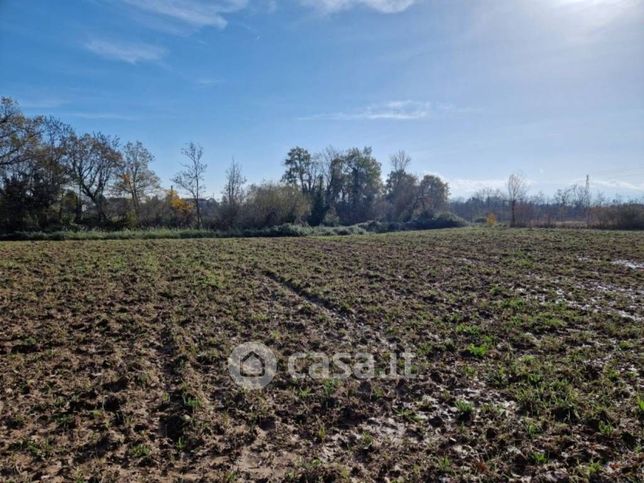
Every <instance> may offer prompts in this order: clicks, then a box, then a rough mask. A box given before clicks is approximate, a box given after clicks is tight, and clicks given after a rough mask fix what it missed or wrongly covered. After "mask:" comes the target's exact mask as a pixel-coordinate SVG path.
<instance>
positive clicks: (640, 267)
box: [610, 260, 644, 270]
mask: <svg viewBox="0 0 644 483" xmlns="http://www.w3.org/2000/svg"><path fill="white" fill-rule="evenodd" d="M610 263H612V264H613V265H621V266H622V267H627V268H632V269H633V270H644V263H640V262H633V261H631V260H613V261H612V262H610Z"/></svg>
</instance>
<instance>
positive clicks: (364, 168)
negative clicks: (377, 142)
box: [341, 148, 382, 224]
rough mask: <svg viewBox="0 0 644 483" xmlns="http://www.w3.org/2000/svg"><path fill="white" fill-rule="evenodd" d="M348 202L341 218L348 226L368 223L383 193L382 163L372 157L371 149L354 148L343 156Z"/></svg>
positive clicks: (344, 189) (345, 190)
mask: <svg viewBox="0 0 644 483" xmlns="http://www.w3.org/2000/svg"><path fill="white" fill-rule="evenodd" d="M343 158H344V160H343V165H344V166H343V167H344V171H345V173H344V174H343V180H344V188H343V191H344V192H345V193H346V200H345V203H344V206H343V210H342V211H343V213H342V214H341V218H343V222H344V223H347V224H353V223H359V222H361V221H367V220H368V219H369V218H371V216H372V215H373V207H374V203H375V201H376V199H377V197H378V196H379V195H380V193H381V191H382V180H381V179H380V173H381V171H380V170H381V168H380V163H379V162H378V161H377V160H376V159H375V158H374V157H373V156H372V154H371V148H364V149H363V150H360V149H358V148H353V149H350V150H348V151H347V152H346V153H345V154H344V156H343Z"/></svg>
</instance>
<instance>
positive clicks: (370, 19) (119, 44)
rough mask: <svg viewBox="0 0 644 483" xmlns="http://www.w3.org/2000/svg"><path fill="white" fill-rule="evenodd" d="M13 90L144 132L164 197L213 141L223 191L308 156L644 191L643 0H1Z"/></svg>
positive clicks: (0, 73)
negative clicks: (230, 174)
mask: <svg viewBox="0 0 644 483" xmlns="http://www.w3.org/2000/svg"><path fill="white" fill-rule="evenodd" d="M0 95H4V96H10V97H13V98H15V99H16V100H18V102H20V104H21V105H22V107H23V109H24V110H25V111H26V112H28V113H33V114H35V113H44V114H52V115H55V116H57V117H59V118H61V119H62V120H64V121H66V122H68V123H70V124H71V125H73V126H74V127H75V128H76V129H78V130H79V131H98V130H100V131H103V132H105V133H109V134H116V135H118V136H119V137H120V138H121V140H122V141H123V142H125V141H128V140H137V139H138V140H141V141H142V142H144V143H145V144H146V145H147V146H148V147H149V148H150V149H151V150H152V152H153V153H154V155H155V156H156V161H155V163H154V166H153V167H154V169H155V170H156V171H157V173H158V174H159V175H160V176H161V177H162V179H163V180H164V182H165V184H166V185H168V184H169V181H168V180H169V179H170V177H171V176H172V175H173V174H174V173H175V172H176V171H177V170H178V165H179V162H180V161H181V155H180V150H181V147H182V146H183V145H184V144H185V143H187V142H189V141H194V142H197V143H200V144H201V145H203V147H204V153H205V156H204V157H205V160H206V161H207V162H208V164H209V170H208V176H207V187H208V192H209V193H213V194H215V195H216V196H217V197H218V196H219V192H220V190H221V186H222V184H223V176H224V172H225V169H226V167H227V166H228V164H229V163H230V160H231V158H232V157H233V156H234V157H235V159H236V160H238V161H239V162H240V163H241V165H242V168H243V171H244V174H245V175H246V177H247V178H248V181H249V182H259V181H261V180H262V179H277V178H279V177H280V175H281V173H282V167H281V161H282V160H283V158H284V155H285V153H286V152H287V151H288V149H289V148H290V147H292V146H295V145H300V146H303V147H306V148H308V149H309V150H311V151H313V152H314V151H318V150H321V149H323V148H324V147H326V146H328V145H333V146H335V147H337V148H348V147H352V146H359V147H362V146H372V147H373V149H374V153H375V155H376V156H377V158H378V159H379V160H380V161H381V162H382V163H383V168H384V169H385V171H387V170H388V168H389V164H388V158H389V155H390V154H391V153H393V152H395V151H397V150H399V149H405V150H406V151H407V152H408V153H409V154H410V155H411V156H412V158H413V162H412V170H413V171H414V172H416V173H418V174H424V173H436V174H439V175H441V176H443V177H444V178H446V179H447V180H448V181H449V182H450V185H451V189H452V193H453V194H454V195H457V196H458V195H467V194H469V193H471V192H472V191H473V190H475V189H477V188H478V187H480V186H483V185H485V186H492V187H500V186H502V185H503V183H504V181H505V179H506V178H507V176H508V175H509V174H510V173H511V172H520V173H522V174H523V175H524V176H525V177H526V178H528V179H529V180H530V183H531V191H532V192H533V193H536V192H537V191H540V190H542V191H544V192H545V193H546V194H550V193H552V192H553V191H554V190H555V189H556V188H558V187H562V186H565V185H568V184H571V183H574V182H583V178H584V177H585V175H586V174H590V175H591V181H592V183H593V188H594V189H596V190H601V191H603V192H605V193H608V194H613V193H621V194H623V195H625V196H636V197H642V196H644V1H641V0H487V1H483V0H480V1H479V0H435V1H432V0H283V1H277V0H64V1H63V0H60V1H53V0H0Z"/></svg>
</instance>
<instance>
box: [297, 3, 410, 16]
mask: <svg viewBox="0 0 644 483" xmlns="http://www.w3.org/2000/svg"><path fill="white" fill-rule="evenodd" d="M417 1H418V0H300V3H302V4H304V5H308V6H312V7H315V8H318V9H320V10H322V11H324V12H328V13H333V12H339V11H341V10H349V9H351V8H354V7H357V6H363V7H368V8H371V9H373V10H376V11H378V12H381V13H398V12H402V11H404V10H407V9H408V8H409V7H411V6H412V5H413V4H414V3H417Z"/></svg>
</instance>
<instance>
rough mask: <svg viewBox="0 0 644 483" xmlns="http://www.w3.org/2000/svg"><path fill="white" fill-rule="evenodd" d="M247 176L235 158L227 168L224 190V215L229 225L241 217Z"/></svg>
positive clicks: (232, 224)
mask: <svg viewBox="0 0 644 483" xmlns="http://www.w3.org/2000/svg"><path fill="white" fill-rule="evenodd" d="M245 183H246V178H244V176H243V175H242V172H241V166H240V165H239V163H238V162H237V161H235V158H233V160H232V163H231V164H230V167H229V168H228V169H227V170H226V184H225V185H224V189H223V191H222V195H223V199H222V204H223V210H222V211H223V215H224V222H225V224H226V226H227V227H229V228H230V227H232V226H234V225H235V224H236V223H237V221H238V218H239V212H240V210H241V205H242V203H243V202H244V184H245Z"/></svg>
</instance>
